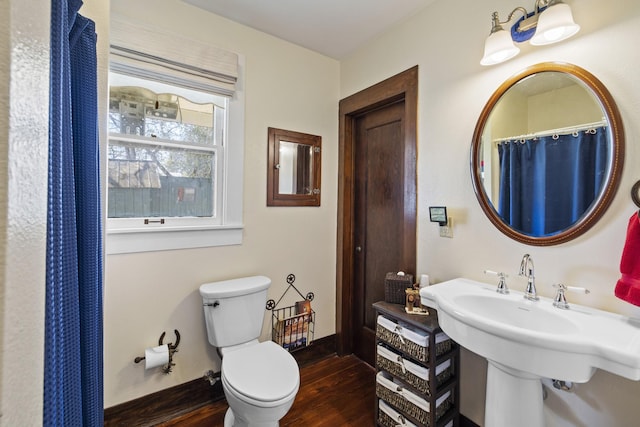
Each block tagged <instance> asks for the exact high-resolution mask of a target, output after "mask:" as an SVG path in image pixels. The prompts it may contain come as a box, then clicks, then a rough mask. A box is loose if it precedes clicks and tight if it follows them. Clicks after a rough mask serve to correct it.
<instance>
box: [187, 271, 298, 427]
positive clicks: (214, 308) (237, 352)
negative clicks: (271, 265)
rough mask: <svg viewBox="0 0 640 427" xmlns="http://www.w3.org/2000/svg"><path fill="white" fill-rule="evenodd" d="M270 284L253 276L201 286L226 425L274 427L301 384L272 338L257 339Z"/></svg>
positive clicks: (292, 361) (295, 366) (285, 353)
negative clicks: (215, 350) (217, 362)
mask: <svg viewBox="0 0 640 427" xmlns="http://www.w3.org/2000/svg"><path fill="white" fill-rule="evenodd" d="M270 284H271V280H270V279H269V278H267V277H264V276H255V277H247V278H242V279H233V280H226V281H223V282H213V283H206V284H204V285H202V286H200V294H201V295H202V298H203V305H204V313H205V320H206V325H207V336H208V339H209V342H210V343H211V344H212V345H214V346H215V347H217V348H218V352H219V354H220V356H221V358H222V366H221V368H220V370H221V380H222V389H223V391H224V395H225V397H226V399H227V403H228V404H229V409H228V410H227V413H226V415H225V418H224V426H225V427H277V426H278V425H279V420H280V419H281V418H282V417H284V416H285V414H286V413H287V412H288V411H289V409H290V408H291V406H292V405H293V402H294V400H295V397H296V394H297V392H298V388H299V387H300V372H299V369H298V364H297V362H296V361H295V359H294V358H293V356H292V355H291V354H290V353H289V352H288V351H287V350H285V349H284V348H282V347H280V346H279V345H277V344H276V343H274V342H273V341H264V342H259V341H258V337H259V335H260V332H261V329H262V321H263V318H264V307H265V303H266V297H267V288H268V287H269V285H270Z"/></svg>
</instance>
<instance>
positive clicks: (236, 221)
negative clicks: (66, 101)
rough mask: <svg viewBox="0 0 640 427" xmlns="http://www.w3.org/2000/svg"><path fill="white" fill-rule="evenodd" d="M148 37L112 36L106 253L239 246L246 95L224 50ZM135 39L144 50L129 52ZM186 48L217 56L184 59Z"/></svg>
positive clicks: (131, 30)
mask: <svg viewBox="0 0 640 427" xmlns="http://www.w3.org/2000/svg"><path fill="white" fill-rule="evenodd" d="M119 29H120V30H122V31H124V29H123V28H121V27H119V26H118V25H116V26H115V27H114V28H113V31H114V32H115V34H116V37H115V39H116V40H118V37H117V34H118V33H119V32H118V30H119ZM135 32H136V28H135V27H132V26H129V27H128V29H127V34H131V33H135ZM143 34H144V35H146V36H147V37H146V38H145V37H144V36H143V35H141V36H140V37H128V38H123V39H122V40H119V43H120V44H114V41H113V38H112V46H111V62H110V71H109V114H108V132H109V139H108V149H107V165H106V167H107V176H108V183H107V244H106V247H107V253H124V252H142V251H149V250H163V249H180V248H192V247H203V246H219V245H228V244H239V243H241V241H242V152H243V138H242V126H243V120H242V119H243V97H242V93H241V92H240V91H238V90H237V89H236V87H235V84H234V83H235V79H236V77H233V76H231V77H229V76H228V75H227V74H228V73H224V74H221V73H220V72H219V68H220V67H219V64H218V63H216V62H215V61H212V58H213V59H215V58H216V54H217V55H218V57H219V56H220V52H219V51H218V50H217V49H213V48H210V47H208V46H202V45H198V44H197V43H196V42H194V41H192V40H190V41H185V40H180V39H177V38H176V37H175V36H168V37H167V38H165V39H164V40H163V36H165V35H163V34H157V33H156V34H153V37H149V35H150V31H149V30H148V29H147V30H146V31H144V32H143ZM130 39H132V40H136V45H135V46H132V47H131V46H126V47H123V46H122V45H123V44H130V42H129V41H128V40H130ZM141 39H142V40H141ZM144 40H146V41H147V43H148V46H147V45H146V44H144ZM116 43H118V42H116ZM167 43H168V44H167ZM194 43H195V44H194ZM185 46H191V47H193V48H194V50H195V51H199V52H201V53H202V52H203V49H204V50H205V51H206V50H207V49H209V50H210V51H209V52H207V53H208V55H207V56H206V58H207V59H206V60H204V61H203V60H199V59H198V58H199V57H197V58H196V57H191V56H190V55H188V54H187V55H184V54H182V53H180V55H179V56H180V57H179V58H177V59H176V58H175V56H176V55H178V54H177V53H176V52H178V51H179V50H178V51H176V50H175V49H181V50H188V49H184V47H185ZM211 49H213V51H211ZM172 55H173V56H172ZM224 58H228V53H225V55H224ZM233 58H236V59H235V60H236V62H237V61H238V59H237V57H235V56H234V57H233ZM189 61H192V62H193V63H189ZM207 61H209V64H206V62H207ZM203 62H205V64H203ZM227 62H228V61H227ZM203 65H205V66H206V67H204V68H203ZM236 66H237V64H236ZM216 67H217V68H216ZM212 69H213V70H212ZM216 70H218V71H216ZM221 76H222V78H221Z"/></svg>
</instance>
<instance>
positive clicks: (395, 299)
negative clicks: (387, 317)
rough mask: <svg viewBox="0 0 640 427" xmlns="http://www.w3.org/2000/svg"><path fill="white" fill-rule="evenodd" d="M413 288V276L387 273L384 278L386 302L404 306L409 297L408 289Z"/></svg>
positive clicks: (401, 273)
mask: <svg viewBox="0 0 640 427" xmlns="http://www.w3.org/2000/svg"><path fill="white" fill-rule="evenodd" d="M411 287H413V275H411V274H405V273H403V272H402V271H400V272H398V273H387V275H386V276H385V278H384V300H385V301H386V302H390V303H393V304H402V305H404V303H405V300H406V298H407V295H406V293H405V291H406V289H407V288H411Z"/></svg>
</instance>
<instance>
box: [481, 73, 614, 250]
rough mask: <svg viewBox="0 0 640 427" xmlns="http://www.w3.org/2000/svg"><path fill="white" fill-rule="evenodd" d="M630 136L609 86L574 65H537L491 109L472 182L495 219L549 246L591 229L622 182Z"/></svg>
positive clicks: (504, 89) (484, 117)
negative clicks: (627, 134)
mask: <svg viewBox="0 0 640 427" xmlns="http://www.w3.org/2000/svg"><path fill="white" fill-rule="evenodd" d="M623 161H624V134H623V128H622V120H621V118H620V113H619V111H618V109H617V107H616V105H615V103H614V101H613V98H612V97H611V94H610V93H609V91H608V90H607V89H606V87H605V86H604V85H603V84H602V83H601V82H600V81H599V80H598V79H596V78H595V77H594V76H593V75H591V74H590V73H589V72H587V71H585V70H584V69H582V68H580V67H578V66H575V65H570V64H562V63H542V64H538V65H534V66H532V67H530V68H528V69H526V70H524V71H523V72H521V73H519V74H517V75H515V76H513V77H512V78H510V79H508V80H507V81H505V82H504V83H503V84H502V85H501V86H500V87H499V88H498V90H496V91H495V92H494V93H493V95H492V96H491V98H490V99H489V101H488V102H487V104H486V105H485V107H484V109H483V110H482V113H481V114H480V118H479V119H478V123H477V124H476V128H475V131H474V135H473V141H472V144H471V164H470V166H471V179H472V181H473V187H474V191H475V193H476V197H477V198H478V201H479V202H480V206H481V207H482V209H483V211H484V212H485V214H486V215H487V216H488V218H489V220H490V221H491V222H492V223H493V224H494V225H495V226H496V227H497V228H498V229H499V230H500V231H501V232H502V233H504V234H506V235H507V236H509V237H511V238H512V239H515V240H517V241H519V242H522V243H526V244H530V245H537V246H547V245H555V244H559V243H562V242H566V241H569V240H571V239H574V238H576V237H578V236H580V235H582V234H583V233H584V232H585V231H587V230H588V229H589V228H591V227H592V226H593V225H594V224H595V223H596V222H597V220H598V219H599V218H600V217H601V216H602V214H603V213H604V212H605V210H606V208H607V207H608V206H609V204H610V203H611V201H612V199H613V196H614V194H615V192H616V190H617V188H618V185H619V183H620V175H621V173H622V165H623Z"/></svg>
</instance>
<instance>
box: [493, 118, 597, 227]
mask: <svg viewBox="0 0 640 427" xmlns="http://www.w3.org/2000/svg"><path fill="white" fill-rule="evenodd" d="M608 152H609V150H608V139H607V129H606V128H605V127H600V128H597V129H590V130H587V131H581V132H575V133H569V134H566V135H551V136H542V137H536V138H532V139H526V140H517V141H505V142H502V143H499V144H498V153H499V162H500V185H499V188H500V190H499V203H498V214H499V215H500V216H501V217H502V219H503V220H504V221H505V222H506V223H507V224H509V225H510V226H511V227H513V228H514V229H516V230H518V231H519V232H521V233H524V234H527V235H531V236H549V235H553V234H556V233H559V232H561V231H563V230H565V229H567V228H568V227H570V226H571V225H572V224H575V223H576V221H577V220H578V219H579V218H581V217H582V216H583V215H584V214H585V213H587V211H588V210H589V208H590V207H591V206H592V204H593V202H594V201H595V199H596V198H597V196H598V194H599V193H600V190H601V188H602V186H603V184H604V181H605V179H606V176H607V175H606V174H607V165H608V162H609V159H608Z"/></svg>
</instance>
